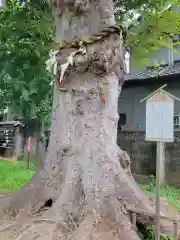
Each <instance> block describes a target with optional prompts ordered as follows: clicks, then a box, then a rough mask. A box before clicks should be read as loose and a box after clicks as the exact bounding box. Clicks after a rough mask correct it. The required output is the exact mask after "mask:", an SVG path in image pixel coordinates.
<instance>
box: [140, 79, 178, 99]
mask: <svg viewBox="0 0 180 240" xmlns="http://www.w3.org/2000/svg"><path fill="white" fill-rule="evenodd" d="M166 86H167V84H164V85H163V86H161V87H160V88H158V89H157V90H156V91H154V92H152V93H151V94H149V95H148V96H147V97H145V98H143V99H142V100H141V101H140V102H141V103H142V102H144V101H147V100H151V101H171V100H173V99H174V100H177V101H179V102H180V98H177V97H176V96H174V95H172V94H170V93H168V92H166V91H165V90H163V88H165V87H166Z"/></svg>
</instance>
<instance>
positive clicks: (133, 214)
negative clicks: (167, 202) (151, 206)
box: [126, 206, 180, 240]
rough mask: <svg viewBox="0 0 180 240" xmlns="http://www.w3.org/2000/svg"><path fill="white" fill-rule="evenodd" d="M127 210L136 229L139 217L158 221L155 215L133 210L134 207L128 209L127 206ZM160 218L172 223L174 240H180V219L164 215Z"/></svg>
mask: <svg viewBox="0 0 180 240" xmlns="http://www.w3.org/2000/svg"><path fill="white" fill-rule="evenodd" d="M126 209H127V210H128V211H129V212H130V214H131V221H132V224H133V226H135V227H136V223H137V215H141V216H145V217H150V218H152V219H153V220H156V215H155V213H150V212H145V211H143V210H140V209H136V208H132V207H127V206H126ZM160 217H161V220H167V221H169V222H171V223H172V236H173V240H179V238H178V225H179V224H178V223H180V219H179V218H173V217H168V216H164V215H161V216H160Z"/></svg>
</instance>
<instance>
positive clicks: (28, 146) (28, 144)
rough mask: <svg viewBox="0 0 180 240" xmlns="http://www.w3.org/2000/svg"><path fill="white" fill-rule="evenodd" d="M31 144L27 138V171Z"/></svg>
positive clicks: (30, 139) (29, 138) (30, 140)
mask: <svg viewBox="0 0 180 240" xmlns="http://www.w3.org/2000/svg"><path fill="white" fill-rule="evenodd" d="M31 142H32V137H28V143H27V152H28V159H27V169H29V162H30V152H31Z"/></svg>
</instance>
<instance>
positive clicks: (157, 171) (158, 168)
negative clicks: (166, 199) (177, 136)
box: [156, 142, 164, 240]
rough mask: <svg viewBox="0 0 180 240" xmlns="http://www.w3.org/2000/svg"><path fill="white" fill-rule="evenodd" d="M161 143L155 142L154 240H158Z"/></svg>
mask: <svg viewBox="0 0 180 240" xmlns="http://www.w3.org/2000/svg"><path fill="white" fill-rule="evenodd" d="M163 145H164V143H163V142H157V158H156V240H160V179H161V178H160V175H161V169H160V167H161V162H162V161H163Z"/></svg>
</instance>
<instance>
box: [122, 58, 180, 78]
mask: <svg viewBox="0 0 180 240" xmlns="http://www.w3.org/2000/svg"><path fill="white" fill-rule="evenodd" d="M176 74H180V62H175V63H174V64H172V65H167V66H163V67H162V66H161V67H158V68H152V69H147V70H145V71H143V72H137V73H136V72H134V73H129V74H127V75H126V76H125V79H126V80H143V79H144V80H145V79H150V78H155V77H158V76H168V75H176Z"/></svg>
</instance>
